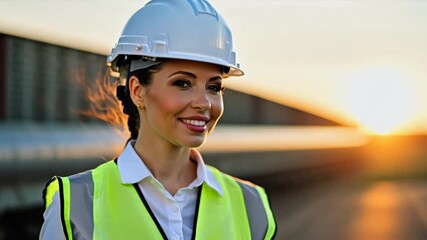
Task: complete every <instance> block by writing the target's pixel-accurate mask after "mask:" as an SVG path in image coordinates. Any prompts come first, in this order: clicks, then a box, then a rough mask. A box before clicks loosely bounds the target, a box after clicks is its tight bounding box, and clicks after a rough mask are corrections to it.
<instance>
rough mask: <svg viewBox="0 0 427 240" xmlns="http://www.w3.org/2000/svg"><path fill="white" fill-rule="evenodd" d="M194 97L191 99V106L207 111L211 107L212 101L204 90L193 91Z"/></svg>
mask: <svg viewBox="0 0 427 240" xmlns="http://www.w3.org/2000/svg"><path fill="white" fill-rule="evenodd" d="M194 95H195V96H194V97H193V99H192V101H191V107H192V108H195V109H199V110H200V111H203V112H204V111H207V110H210V109H211V108H212V103H211V101H210V99H209V97H208V95H207V92H206V91H197V92H195V93H194Z"/></svg>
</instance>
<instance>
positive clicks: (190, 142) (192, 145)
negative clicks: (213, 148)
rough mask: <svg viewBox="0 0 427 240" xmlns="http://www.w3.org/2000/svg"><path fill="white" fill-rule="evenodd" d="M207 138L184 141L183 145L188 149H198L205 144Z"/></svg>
mask: <svg viewBox="0 0 427 240" xmlns="http://www.w3.org/2000/svg"><path fill="white" fill-rule="evenodd" d="M205 140H206V138H197V139H191V140H190V139H189V140H187V141H184V142H183V144H182V145H184V146H186V147H188V148H198V147H200V146H202V145H203V143H205Z"/></svg>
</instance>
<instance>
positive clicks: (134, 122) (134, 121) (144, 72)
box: [117, 63, 162, 140]
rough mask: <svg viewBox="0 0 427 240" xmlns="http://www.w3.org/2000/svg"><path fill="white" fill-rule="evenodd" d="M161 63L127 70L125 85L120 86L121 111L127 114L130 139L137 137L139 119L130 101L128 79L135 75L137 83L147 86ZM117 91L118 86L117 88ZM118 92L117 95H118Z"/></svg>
mask: <svg viewBox="0 0 427 240" xmlns="http://www.w3.org/2000/svg"><path fill="white" fill-rule="evenodd" d="M161 65H162V63H160V64H157V65H154V66H152V67H149V68H144V69H139V70H135V71H133V72H129V73H128V75H127V79H126V87H125V88H121V89H122V90H121V91H124V96H123V99H121V100H122V104H123V113H124V114H126V115H128V116H129V118H128V129H129V132H130V138H129V140H130V139H136V138H137V137H138V133H139V129H140V127H141V126H140V121H139V113H138V108H137V107H136V106H135V104H134V103H133V102H132V99H131V97H130V91H129V87H128V85H129V79H130V78H131V77H132V76H135V77H136V78H138V80H139V84H141V85H142V86H149V85H150V84H151V83H152V81H153V73H155V72H158V71H159V70H160V68H161ZM118 91H119V88H118ZM119 95H120V94H119V93H118V94H117V96H118V97H119Z"/></svg>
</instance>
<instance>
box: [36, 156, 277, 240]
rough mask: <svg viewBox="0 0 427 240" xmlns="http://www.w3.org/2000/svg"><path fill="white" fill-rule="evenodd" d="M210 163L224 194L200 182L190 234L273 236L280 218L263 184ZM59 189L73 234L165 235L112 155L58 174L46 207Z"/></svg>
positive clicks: (63, 212)
mask: <svg viewBox="0 0 427 240" xmlns="http://www.w3.org/2000/svg"><path fill="white" fill-rule="evenodd" d="M208 167H209V168H210V170H211V171H212V173H213V174H214V176H215V178H216V180H217V181H218V182H219V183H220V185H221V187H222V188H223V190H224V194H223V196H221V195H219V194H218V193H217V192H216V191H215V190H213V189H212V188H210V187H209V186H207V185H206V184H203V185H202V187H200V188H199V195H198V200H197V206H196V213H195V220H194V222H195V225H194V228H193V237H192V239H204V240H209V239H214V240H218V239H242V240H247V239H255V240H258V239H272V238H273V237H274V235H275V233H276V223H275V220H274V217H273V213H272V211H271V208H270V205H269V202H268V199H267V195H266V194H265V192H264V189H262V188H261V187H259V186H256V185H253V184H251V183H249V182H245V181H242V180H239V179H236V178H233V177H231V176H229V175H227V174H224V173H222V172H220V171H219V170H218V169H216V168H213V167H211V166H208ZM57 191H59V195H60V199H61V219H62V226H63V229H64V233H65V236H66V238H67V239H69V240H72V239H95V240H97V239H102V240H106V239H126V240H129V239H167V237H166V234H165V233H164V231H163V230H162V228H161V226H160V224H159V223H158V222H157V220H156V218H155V216H154V214H153V213H152V212H151V210H150V207H149V206H148V204H147V202H146V200H145V198H144V196H143V194H142V192H141V191H140V189H139V187H138V185H137V184H123V183H122V182H121V178H120V175H119V171H118V168H117V164H116V163H115V162H114V161H110V162H107V163H104V164H102V165H100V166H99V167H97V168H95V169H93V170H91V171H87V172H83V173H80V174H77V175H73V176H70V177H54V178H53V179H52V180H51V181H50V182H49V183H48V184H47V186H46V188H45V190H44V199H45V207H46V208H47V207H48V206H49V205H50V204H51V202H52V197H53V195H54V194H55V193H56V192H57ZM137 206H140V207H137Z"/></svg>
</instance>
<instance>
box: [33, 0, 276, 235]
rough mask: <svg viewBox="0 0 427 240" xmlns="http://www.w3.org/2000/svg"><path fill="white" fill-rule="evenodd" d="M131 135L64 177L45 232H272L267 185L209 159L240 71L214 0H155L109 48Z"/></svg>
mask: <svg viewBox="0 0 427 240" xmlns="http://www.w3.org/2000/svg"><path fill="white" fill-rule="evenodd" d="M107 64H108V65H109V66H110V70H111V73H112V75H114V76H117V77H119V78H120V79H122V81H123V82H125V86H119V87H118V90H117V97H118V98H119V99H120V100H121V101H122V102H123V106H124V109H123V111H124V113H126V114H127V115H129V120H128V127H129V131H130V132H131V137H130V139H129V141H128V144H127V146H126V147H125V149H124V150H123V152H122V153H121V154H120V156H119V157H118V158H117V159H115V160H114V161H110V162H107V163H104V164H102V165H100V166H99V167H97V168H95V169H93V170H90V171H87V172H84V173H80V174H77V175H73V176H70V177H55V178H53V179H52V181H51V182H50V183H49V184H48V185H47V187H46V189H45V191H44V195H45V203H46V211H45V213H44V218H45V222H44V225H43V227H42V230H41V234H40V239H271V238H273V237H274V234H275V231H276V224H275V221H274V217H273V214H272V211H271V208H270V206H269V203H268V199H267V196H266V194H265V192H264V190H263V189H262V188H261V187H259V186H255V185H253V184H251V183H248V182H244V181H241V180H238V179H235V178H233V177H231V176H229V175H226V174H224V173H221V172H220V171H219V170H217V169H215V168H213V167H210V166H207V165H205V164H204V162H203V159H202V157H201V155H200V154H199V152H198V151H197V150H195V149H194V148H196V147H199V146H200V145H202V144H203V142H204V141H205V139H206V137H207V136H208V135H209V133H210V132H211V131H212V130H213V129H214V127H215V125H216V123H217V122H218V120H219V118H220V117H221V115H222V113H223V99H222V90H223V78H226V77H228V76H241V75H243V72H242V71H241V70H240V69H239V67H238V65H237V64H236V61H235V53H234V52H233V50H232V39H231V32H230V30H229V28H228V27H227V25H226V23H225V22H224V20H223V19H222V18H221V16H220V15H219V14H218V13H217V12H216V11H215V9H214V8H213V7H212V6H211V5H210V4H209V3H208V2H206V1H205V0H199V1H195V0H192V1H186V0H153V1H151V2H149V3H147V4H146V5H145V6H144V7H143V8H142V9H140V10H139V11H137V12H136V13H135V14H134V15H133V16H132V17H131V18H130V20H129V21H128V23H127V25H126V26H125V28H124V30H123V33H122V35H121V37H120V39H119V41H118V43H117V45H116V47H115V48H114V49H113V50H112V53H111V55H110V56H108V58H107Z"/></svg>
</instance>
